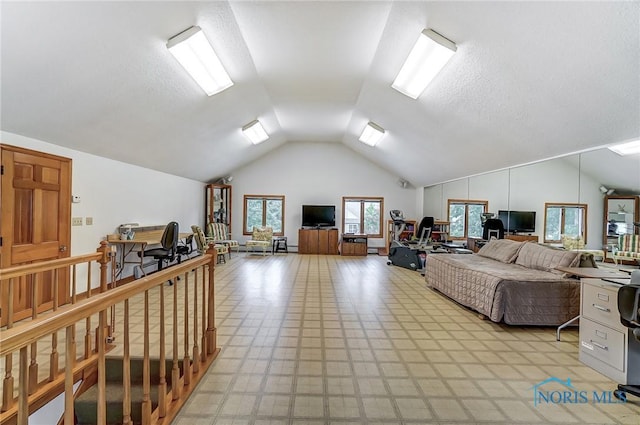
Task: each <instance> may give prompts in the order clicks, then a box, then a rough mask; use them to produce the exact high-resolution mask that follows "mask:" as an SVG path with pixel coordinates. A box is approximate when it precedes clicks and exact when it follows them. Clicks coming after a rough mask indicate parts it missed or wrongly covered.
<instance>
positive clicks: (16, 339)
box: [0, 241, 220, 425]
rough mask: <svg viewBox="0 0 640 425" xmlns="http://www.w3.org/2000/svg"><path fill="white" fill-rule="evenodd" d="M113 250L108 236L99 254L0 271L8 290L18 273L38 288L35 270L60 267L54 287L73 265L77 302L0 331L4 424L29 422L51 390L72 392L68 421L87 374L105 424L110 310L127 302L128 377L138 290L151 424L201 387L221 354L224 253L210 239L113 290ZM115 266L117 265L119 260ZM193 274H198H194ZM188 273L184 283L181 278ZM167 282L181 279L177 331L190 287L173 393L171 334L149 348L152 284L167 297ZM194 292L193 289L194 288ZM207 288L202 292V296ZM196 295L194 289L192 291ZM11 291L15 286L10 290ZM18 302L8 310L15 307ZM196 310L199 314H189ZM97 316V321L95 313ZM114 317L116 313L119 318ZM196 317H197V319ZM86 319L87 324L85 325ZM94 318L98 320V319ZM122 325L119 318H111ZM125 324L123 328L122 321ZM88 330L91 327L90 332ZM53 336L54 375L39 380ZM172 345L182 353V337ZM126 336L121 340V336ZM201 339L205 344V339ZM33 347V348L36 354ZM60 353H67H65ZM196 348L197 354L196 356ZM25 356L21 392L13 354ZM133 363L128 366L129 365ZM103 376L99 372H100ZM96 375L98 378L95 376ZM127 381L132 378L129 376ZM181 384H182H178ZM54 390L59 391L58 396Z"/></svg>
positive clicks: (126, 405)
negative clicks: (82, 271) (218, 323)
mask: <svg viewBox="0 0 640 425" xmlns="http://www.w3.org/2000/svg"><path fill="white" fill-rule="evenodd" d="M113 258H114V257H113V255H112V254H111V250H110V249H109V246H108V244H107V242H106V241H103V242H101V244H100V248H98V250H97V252H96V253H93V254H86V255H80V256H75V257H70V258H64V259H56V260H50V261H44V262H39V263H35V264H28V265H20V266H15V267H10V268H6V269H2V270H0V280H1V281H2V282H3V284H8V285H9V291H11V289H12V288H13V286H14V283H15V281H16V280H17V279H20V280H22V279H25V278H26V279H32V280H33V281H34V283H33V284H32V290H35V288H36V287H35V285H36V283H35V282H36V278H35V277H34V278H30V277H29V276H30V275H31V276H37V274H41V273H46V272H50V271H53V273H54V275H55V278H54V281H53V288H54V292H55V288H56V287H57V285H58V281H57V276H58V270H61V269H64V268H67V269H70V270H71V271H72V275H73V290H72V301H71V303H70V304H65V305H62V306H59V305H58V303H57V299H55V298H54V301H53V309H52V310H48V311H46V312H43V313H38V312H36V311H35V310H34V313H33V315H32V317H31V319H30V320H22V321H19V322H15V323H13V321H12V320H11V319H10V320H9V325H8V326H7V327H6V328H4V329H3V330H2V332H1V333H0V358H4V359H5V365H6V366H5V371H6V373H5V378H4V380H3V384H4V385H3V389H2V409H1V410H0V423H1V424H3V425H4V424H6V423H17V424H18V425H26V424H27V423H28V421H29V414H30V413H32V412H33V411H35V410H37V409H38V408H39V407H40V406H42V405H44V403H46V401H48V400H51V399H52V397H51V396H55V395H58V394H60V393H64V395H65V416H64V419H63V420H64V423H73V414H74V406H73V399H74V396H75V395H74V393H73V383H74V382H75V381H77V380H78V379H81V377H84V378H83V379H88V381H87V383H89V382H96V381H97V385H98V395H97V416H96V418H97V423H98V424H105V423H106V404H105V402H106V399H105V391H106V389H105V385H106V382H105V376H106V369H105V355H106V353H107V351H108V350H109V349H110V347H114V345H112V344H114V343H115V340H114V338H113V337H112V336H113V335H112V334H111V332H112V331H113V329H112V328H113V325H111V326H109V324H108V323H107V312H108V311H111V314H112V315H113V314H114V313H113V312H114V311H115V308H116V305H120V304H122V303H124V306H125V312H124V315H125V317H123V319H124V320H123V321H122V322H121V323H119V324H118V326H117V328H118V329H121V330H122V331H123V338H124V339H123V342H124V346H123V347H124V350H125V351H124V357H123V358H122V359H121V360H122V361H123V365H122V367H123V373H125V374H126V375H125V376H128V374H129V371H128V369H129V366H128V363H129V359H130V351H129V345H130V344H129V312H128V303H129V301H130V300H131V299H132V298H133V297H136V296H140V295H143V296H144V326H145V329H146V331H145V332H144V353H143V356H144V368H145V370H146V372H145V375H144V377H143V381H144V391H143V408H142V422H143V423H144V424H151V423H154V422H163V423H164V421H166V420H169V421H170V420H171V419H172V418H173V417H174V416H175V414H176V413H177V411H178V409H179V408H180V406H181V405H182V404H184V402H185V400H186V399H187V398H188V396H189V395H190V394H191V392H192V391H193V390H194V389H195V385H196V384H197V383H198V382H199V380H200V379H201V378H202V377H203V376H204V373H205V372H206V370H207V368H208V366H209V365H210V364H211V363H212V362H213V360H214V359H215V357H216V356H217V354H218V352H219V351H220V350H219V348H218V347H217V342H216V339H217V330H216V328H215V293H214V268H215V264H216V260H217V251H216V249H215V247H214V245H213V244H211V245H209V247H208V250H207V251H206V252H205V253H204V255H202V256H199V257H196V258H193V259H190V260H187V261H184V262H182V263H180V264H177V265H173V266H171V267H169V268H166V269H164V270H162V271H159V272H156V273H153V274H151V275H149V276H146V277H144V278H142V279H138V280H135V281H133V282H130V283H128V284H126V285H122V286H120V287H118V288H112V289H109V286H108V284H107V266H108V263H109V262H111V261H112V260H113ZM94 262H96V263H99V266H100V281H99V293H97V294H92V292H93V291H92V290H91V285H90V283H91V278H90V277H91V264H92V263H94ZM81 264H87V265H88V266H89V267H88V268H87V273H88V278H89V280H88V282H87V297H86V298H84V299H82V300H77V299H76V294H75V283H76V277H75V270H76V266H77V265H81ZM112 266H113V264H112ZM192 276H194V278H193V279H192ZM181 278H182V279H183V281H180V283H178V281H179V279H181ZM167 281H173V282H175V285H174V287H173V292H174V294H173V296H174V305H173V311H172V312H173V314H174V320H173V328H174V329H173V331H174V335H175V332H176V331H177V330H178V327H177V321H176V319H177V318H176V317H175V313H176V309H177V308H178V306H177V304H176V301H175V300H176V298H175V297H176V295H177V291H178V289H179V288H180V291H181V293H182V292H184V303H183V305H181V306H180V308H181V309H182V311H183V313H181V314H183V315H184V316H183V317H182V320H184V324H185V326H184V329H183V332H181V338H182V339H183V341H184V356H183V359H182V366H183V367H182V372H181V373H180V371H178V367H177V360H178V359H177V357H175V354H174V364H173V371H174V373H173V376H172V377H171V378H172V381H171V386H172V388H171V393H172V394H174V396H170V395H169V396H166V397H165V395H167V393H166V391H167V390H168V389H167V381H166V377H165V371H164V356H165V355H164V335H162V338H161V341H163V343H162V344H161V346H157V345H155V344H154V346H153V347H151V346H150V344H149V343H150V340H149V332H148V329H149V323H150V319H151V316H150V311H149V294H150V291H151V290H156V289H159V290H160V295H161V298H162V300H163V301H162V302H164V298H163V295H162V294H163V288H164V285H165V283H166V282H167ZM191 291H193V292H191ZM198 292H200V294H201V295H200V296H198ZM190 293H192V294H193V295H192V296H191V295H189V294H190ZM9 294H11V292H9ZM199 308H201V310H200V311H201V320H200V318H199V317H198V316H199ZM11 310H12V309H11V308H9V312H10V313H11ZM161 312H162V314H161V315H160V317H156V315H155V314H156V313H154V314H153V316H154V319H153V320H160V323H161V329H164V321H165V320H170V319H167V318H165V317H164V307H162V309H161ZM96 315H97V316H98V323H97V327H95V328H94V327H93V326H94V325H93V324H92V319H91V318H92V317H94V316H96ZM189 316H191V318H192V319H190V318H189ZM93 320H95V319H93ZM112 320H113V317H112ZM191 320H193V322H191ZM81 323H84V324H85V325H84V328H82V327H81V325H80V324H81ZM94 323H95V322H94ZM112 323H115V322H112ZM190 323H193V333H191V327H190V326H189V324H190ZM76 326H80V327H78V331H79V332H80V333H78V334H77V335H78V336H80V337H81V338H83V339H84V354H82V353H80V358H78V357H77V355H76ZM122 326H123V327H122ZM59 332H63V333H66V342H65V344H62V345H61V344H58V333H59ZM83 332H84V333H83ZM94 332H95V338H96V339H95V344H94V343H93V342H92V337H91V335H92V334H93V333H94ZM47 338H50V339H51V351H50V363H51V365H50V373H49V378H48V381H39V377H38V375H39V373H38V366H39V361H38V359H37V358H36V355H37V351H38V343H39V342H40V344H42V342H41V341H43V340H46V339H47ZM174 340H175V342H174V344H173V347H172V350H173V352H174V353H177V352H178V347H177V345H176V344H177V339H175V338H174ZM118 342H119V341H118ZM199 342H201V344H200V345H199ZM60 349H64V351H65V352H64V355H65V366H64V368H63V369H59V366H58V357H59V355H60V354H62V352H60ZM156 349H159V350H160V360H161V362H162V367H161V370H160V374H159V379H160V383H161V384H160V388H159V390H158V391H159V392H160V393H162V394H159V399H158V405H157V407H156V408H155V410H154V411H153V412H152V410H151V406H152V404H151V398H150V395H151V391H150V375H149V365H150V363H149V362H150V360H151V357H152V353H151V350H153V351H155V350H156ZM29 353H30V354H29ZM59 353H60V354H59ZM191 354H192V355H193V357H191ZM16 355H17V356H18V360H19V361H18V369H19V370H18V374H17V375H16V377H19V387H18V388H17V390H18V394H17V397H15V396H14V389H13V387H14V385H13V382H14V374H13V373H12V367H13V358H14V357H15V356H16ZM125 363H127V364H125ZM87 373H89V374H93V378H89V375H87ZM96 377H97V378H96ZM92 380H93V381H92ZM125 381H126V382H127V385H128V382H129V380H128V379H126V380H125ZM179 387H181V389H178V388H179ZM54 392H55V394H54ZM16 401H17V404H16ZM130 408H131V399H130V396H129V395H125V397H124V399H123V423H128V424H129V423H131V417H130V413H129V412H130Z"/></svg>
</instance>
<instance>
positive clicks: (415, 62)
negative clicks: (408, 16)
mask: <svg viewBox="0 0 640 425" xmlns="http://www.w3.org/2000/svg"><path fill="white" fill-rule="evenodd" d="M456 50H457V46H456V44H455V43H454V42H453V41H451V40H449V39H447V38H445V37H443V36H442V35H440V34H438V33H437V32H435V31H433V30H431V29H425V30H423V31H422V33H421V34H420V37H418V40H417V41H416V44H415V45H414V46H413V49H411V53H409V56H408V57H407V60H406V61H405V62H404V65H402V68H400V72H399V73H398V75H397V76H396V79H395V80H394V81H393V84H391V87H393V88H394V89H396V90H398V91H399V92H400V93H402V94H404V95H406V96H409V97H410V98H412V99H417V98H418V96H420V95H421V94H422V92H423V91H424V89H426V88H427V86H428V85H429V83H430V82H431V80H433V79H434V78H435V76H436V75H438V73H439V72H440V71H441V70H442V68H444V66H445V65H446V64H447V62H449V59H451V56H453V54H454V53H455V52H456Z"/></svg>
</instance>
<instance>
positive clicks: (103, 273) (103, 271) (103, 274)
mask: <svg viewBox="0 0 640 425" xmlns="http://www.w3.org/2000/svg"><path fill="white" fill-rule="evenodd" d="M96 251H97V252H100V253H102V257H100V259H99V260H98V262H99V263H100V293H103V292H107V271H108V266H109V263H110V262H111V256H110V252H111V248H110V247H109V243H108V242H107V241H100V247H99V248H98V249H97V250H96ZM88 289H89V290H90V289H91V288H88Z"/></svg>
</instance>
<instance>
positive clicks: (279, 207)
mask: <svg viewBox="0 0 640 425" xmlns="http://www.w3.org/2000/svg"><path fill="white" fill-rule="evenodd" d="M261 226H269V227H272V228H273V234H274V235H276V236H283V235H284V196H281V195H268V196H267V195H244V227H243V229H242V233H243V234H244V235H250V234H251V233H252V232H253V228H254V227H261Z"/></svg>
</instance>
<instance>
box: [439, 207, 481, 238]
mask: <svg viewBox="0 0 640 425" xmlns="http://www.w3.org/2000/svg"><path fill="white" fill-rule="evenodd" d="M447 204H448V207H449V236H450V237H451V238H452V239H466V238H468V237H477V238H481V237H482V214H483V213H485V212H487V209H488V206H489V203H488V202H487V201H468V200H460V199H449V200H448V202H447Z"/></svg>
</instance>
